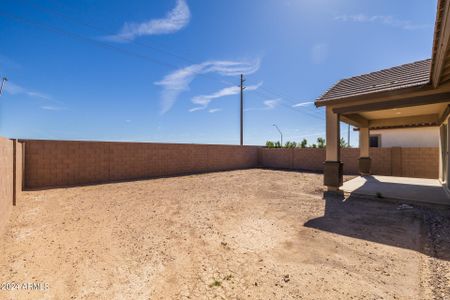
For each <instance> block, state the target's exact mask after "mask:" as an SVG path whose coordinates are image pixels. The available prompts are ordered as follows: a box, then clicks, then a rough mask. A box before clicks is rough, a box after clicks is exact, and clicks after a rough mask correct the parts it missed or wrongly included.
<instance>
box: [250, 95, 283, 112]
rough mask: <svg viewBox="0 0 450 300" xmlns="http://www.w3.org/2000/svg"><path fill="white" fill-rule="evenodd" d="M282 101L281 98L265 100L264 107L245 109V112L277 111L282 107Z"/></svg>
mask: <svg viewBox="0 0 450 300" xmlns="http://www.w3.org/2000/svg"><path fill="white" fill-rule="evenodd" d="M281 101H282V99H281V98H276V99H269V100H265V101H263V105H264V106H263V107H253V108H247V109H245V111H252V110H272V109H275V108H276V107H278V106H279V105H280V103H281Z"/></svg>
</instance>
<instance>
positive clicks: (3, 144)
mask: <svg viewBox="0 0 450 300" xmlns="http://www.w3.org/2000/svg"><path fill="white" fill-rule="evenodd" d="M341 154H342V157H341V159H342V160H343V162H344V172H345V173H346V174H357V172H358V157H359V149H342V153H341ZM370 155H371V157H372V169H373V173H374V174H379V175H393V176H406V177H419V178H438V168H439V166H438V164H439V158H438V157H439V156H438V155H439V150H438V149H437V148H373V149H371V150H370ZM324 160H325V150H324V149H312V148H305V149H299V148H295V149H267V148H262V147H257V146H228V145H192V144H158V143H122V142H117V143H116V142H80V141H45V140H20V141H17V140H10V139H5V138H1V137H0V197H1V198H0V233H1V231H2V228H3V226H4V224H5V222H6V221H5V220H7V219H8V218H9V214H10V212H11V207H12V205H13V203H15V201H16V200H17V198H18V197H19V196H20V193H21V191H22V190H23V189H36V188H51V187H62V186H75V185H84V184H95V183H106V182H114V181H125V180H134V179H145V178H155V177H164V176H175V175H184V174H195V173H206V172H215V171H227V170H237V169H249V168H256V167H263V168H275V169H288V170H308V171H317V172H321V171H322V170H323V162H324Z"/></svg>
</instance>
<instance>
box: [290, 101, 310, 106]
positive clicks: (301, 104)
mask: <svg viewBox="0 0 450 300" xmlns="http://www.w3.org/2000/svg"><path fill="white" fill-rule="evenodd" d="M311 104H314V102H300V103H296V104H294V105H292V107H304V106H309V105H311Z"/></svg>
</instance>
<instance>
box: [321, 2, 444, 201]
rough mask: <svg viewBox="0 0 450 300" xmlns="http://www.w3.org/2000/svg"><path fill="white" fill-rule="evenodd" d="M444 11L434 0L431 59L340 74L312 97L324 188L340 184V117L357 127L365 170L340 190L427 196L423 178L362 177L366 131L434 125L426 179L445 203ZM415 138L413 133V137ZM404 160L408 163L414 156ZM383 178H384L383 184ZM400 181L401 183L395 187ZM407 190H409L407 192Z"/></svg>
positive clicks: (368, 167)
mask: <svg viewBox="0 0 450 300" xmlns="http://www.w3.org/2000/svg"><path fill="white" fill-rule="evenodd" d="M449 14H450V1H439V4H438V11H437V20H436V26H435V35H434V45H433V53H432V58H431V59H426V60H422V61H417V62H413V63H409V64H404V65H401V66H396V67H393V68H389V69H384V70H381V71H377V72H372V73H369V74H364V75H360V76H356V77H351V78H348V79H343V80H341V81H339V82H338V83H337V84H335V85H334V86H333V87H331V89H329V90H328V91H327V92H326V93H325V94H324V95H322V96H321V97H320V98H319V99H318V100H317V101H316V102H315V104H316V106H317V107H325V109H326V142H327V143H326V161H325V167H324V184H325V186H327V188H328V190H329V191H342V186H343V164H342V162H341V159H340V122H341V121H342V122H345V123H347V124H350V125H353V126H355V127H357V128H358V129H359V148H360V155H359V163H358V164H359V173H360V175H361V176H365V177H360V178H357V179H354V180H353V182H348V183H346V185H344V190H347V191H349V190H353V192H356V191H359V192H366V193H368V194H370V193H373V191H378V193H380V194H383V193H385V194H387V196H389V195H390V194H392V195H393V196H392V197H397V198H404V199H408V198H409V199H413V198H414V197H415V195H417V194H422V195H423V197H416V198H417V199H416V200H417V201H427V200H428V199H431V195H430V194H428V193H427V191H429V190H430V185H428V184H427V183H426V182H425V181H423V180H422V181H421V180H417V179H411V178H399V177H395V178H391V179H389V178H388V177H387V178H385V177H383V178H382V180H379V179H380V178H377V177H367V176H370V175H371V174H372V161H371V158H370V147H369V146H370V144H369V138H370V131H371V130H374V129H390V128H414V127H422V126H435V127H439V130H440V141H439V150H440V151H439V153H440V155H439V178H438V179H436V180H435V181H434V182H433V184H432V185H433V187H434V188H433V190H436V191H438V192H437V194H439V196H438V197H437V198H439V199H440V200H438V202H442V201H444V202H447V204H448V205H450V200H449V198H447V195H448V193H447V192H446V191H448V189H449V187H450V181H449V180H448V178H449V177H450V174H449V172H450V167H449V165H448V164H449V162H450V160H449V159H448V149H449V147H450V145H449V142H450V133H449V130H448V119H449V112H450V47H449V37H450V28H449V27H450V26H449V22H450V20H449ZM420 138H421V137H420V136H417V139H420ZM408 163H411V164H414V161H411V162H408ZM393 173H395V170H393ZM387 182H390V184H389V185H387V184H386V183H387ZM411 182H414V183H413V184H411ZM400 186H405V187H407V188H405V189H403V188H399V189H398V187H400ZM412 186H414V189H412ZM413 190H414V191H415V192H414V193H413V192H411V191H413ZM389 191H390V192H389ZM392 192H395V193H392ZM437 194H436V195H437ZM443 197H444V198H443ZM418 198H420V199H418Z"/></svg>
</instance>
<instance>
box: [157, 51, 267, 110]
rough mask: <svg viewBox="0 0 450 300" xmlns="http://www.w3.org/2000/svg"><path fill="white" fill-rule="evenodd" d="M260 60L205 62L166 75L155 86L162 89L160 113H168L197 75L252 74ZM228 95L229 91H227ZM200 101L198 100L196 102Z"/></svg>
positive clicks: (258, 65)
mask: <svg viewBox="0 0 450 300" xmlns="http://www.w3.org/2000/svg"><path fill="white" fill-rule="evenodd" d="M259 67H260V60H259V59H257V60H255V61H206V62H203V63H200V64H195V65H190V66H187V67H185V68H182V69H178V70H176V71H174V72H172V73H170V74H168V75H166V76H165V77H164V78H163V79H162V80H161V81H158V82H155V84H156V85H160V86H162V87H163V91H162V94H161V113H162V114H164V113H166V112H168V111H169V110H170V109H171V108H172V106H173V105H174V104H175V102H176V100H177V98H178V96H179V95H180V94H181V93H183V92H185V91H187V90H189V85H190V83H191V82H192V81H193V80H194V79H195V77H196V76H197V75H199V74H207V73H217V74H220V75H222V76H236V75H239V74H247V75H248V74H252V73H254V72H256V71H258V69H259ZM227 92H228V93H229V91H227ZM198 101H200V100H198Z"/></svg>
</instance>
